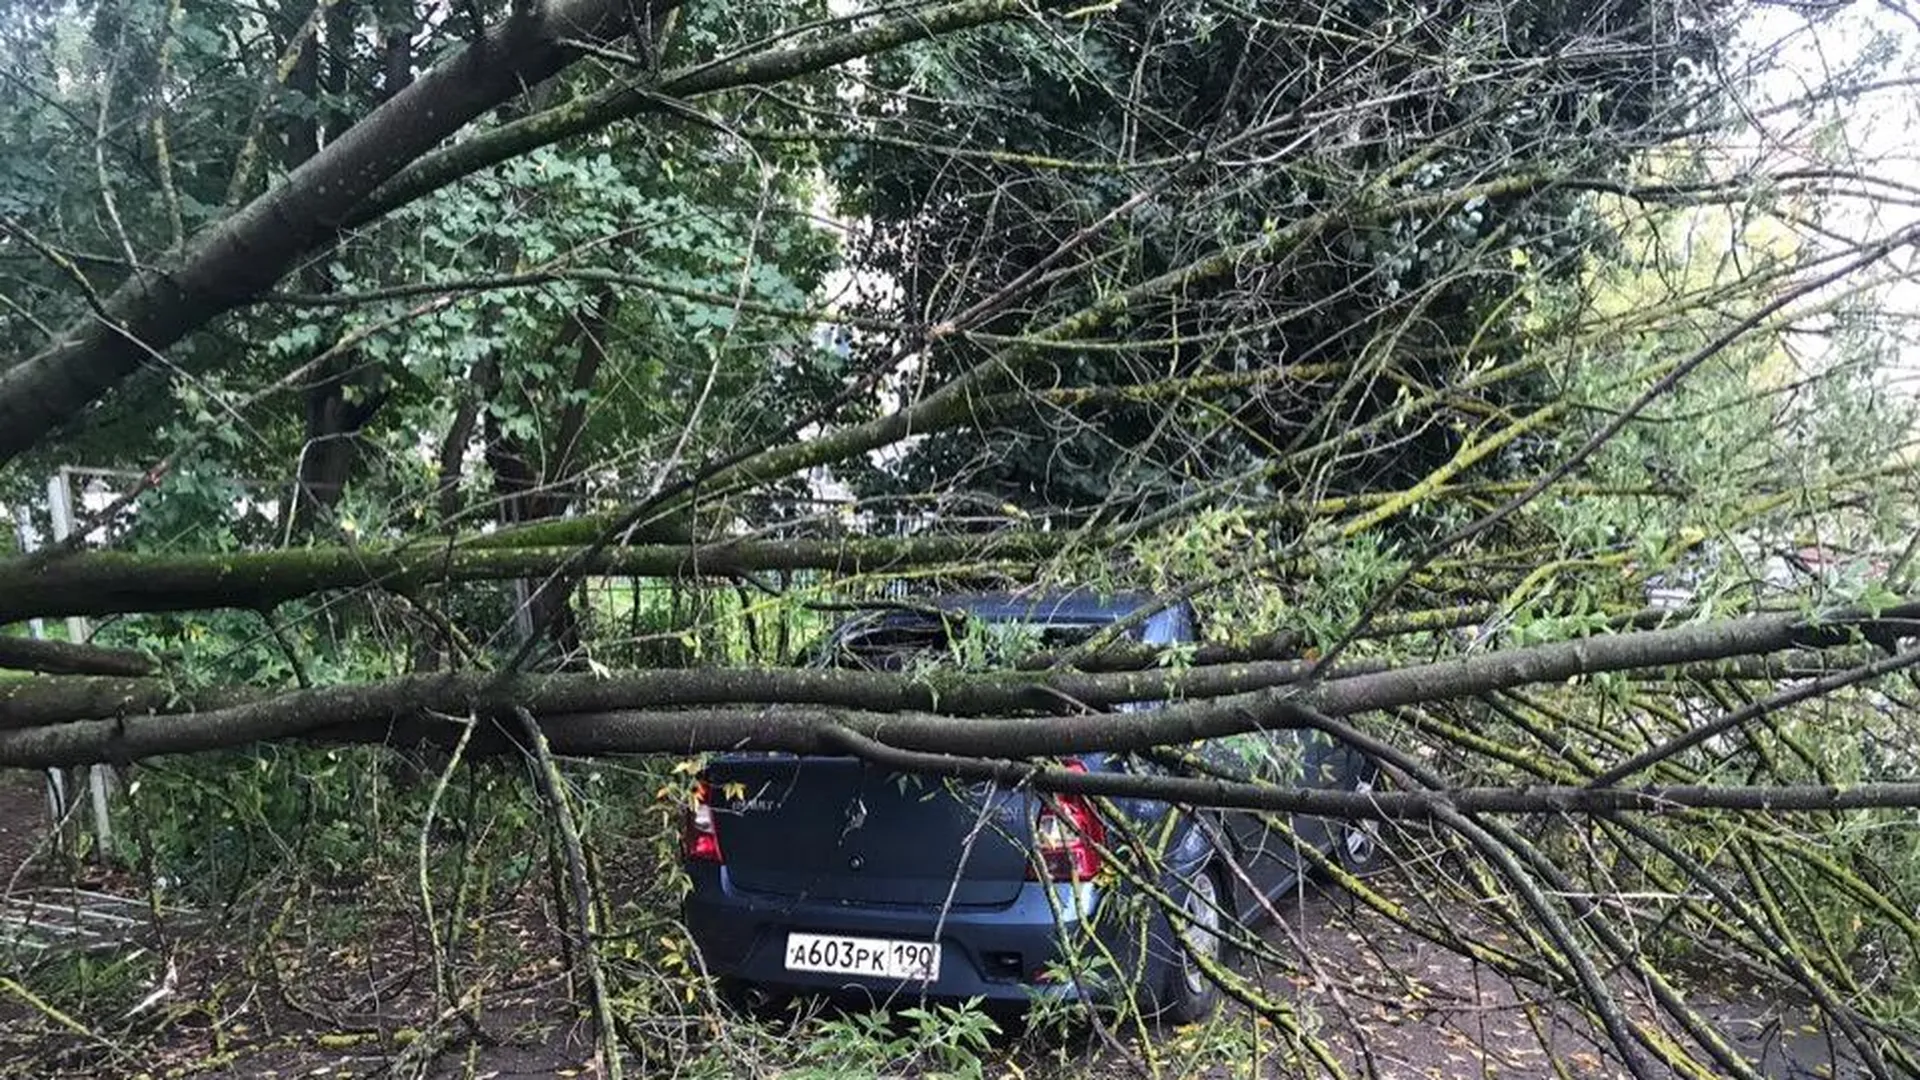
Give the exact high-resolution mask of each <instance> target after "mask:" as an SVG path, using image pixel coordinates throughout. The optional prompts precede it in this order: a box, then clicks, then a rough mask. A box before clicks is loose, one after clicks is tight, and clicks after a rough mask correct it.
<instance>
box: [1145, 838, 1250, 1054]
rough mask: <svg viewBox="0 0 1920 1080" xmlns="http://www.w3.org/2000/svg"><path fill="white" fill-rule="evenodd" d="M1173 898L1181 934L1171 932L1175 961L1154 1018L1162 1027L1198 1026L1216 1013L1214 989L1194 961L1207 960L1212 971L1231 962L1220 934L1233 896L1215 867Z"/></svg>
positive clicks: (1216, 988) (1202, 872)
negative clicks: (1179, 914) (1179, 911)
mask: <svg viewBox="0 0 1920 1080" xmlns="http://www.w3.org/2000/svg"><path fill="white" fill-rule="evenodd" d="M1179 897H1180V905H1181V907H1182V909H1183V911H1184V914H1185V916H1186V917H1185V918H1184V919H1182V920H1181V921H1182V922H1184V923H1185V924H1186V929H1185V930H1184V931H1182V930H1180V929H1176V930H1175V932H1174V933H1175V936H1174V943H1175V944H1174V950H1175V955H1174V957H1173V961H1172V962H1171V963H1169V964H1168V965H1167V974H1166V985H1165V986H1164V987H1163V988H1162V990H1161V992H1160V1011H1159V1016H1158V1019H1159V1020H1160V1021H1161V1022H1162V1023H1166V1024H1174V1025H1178V1024H1193V1023H1198V1022H1200V1021H1202V1020H1206V1019H1208V1018H1209V1017H1211V1016H1212V1015H1213V1014H1214V1013H1215V1012H1217V1011H1218V1010H1219V1008H1220V998H1221V993H1220V987H1219V986H1218V985H1216V984H1215V983H1214V981H1213V977H1212V976H1210V975H1208V974H1207V973H1206V970H1205V967H1204V966H1203V965H1202V963H1201V962H1200V961H1198V960H1196V959H1195V955H1196V953H1198V954H1199V955H1201V956H1205V957H1208V958H1210V960H1211V964H1212V966H1214V967H1216V968H1218V967H1225V966H1227V965H1228V964H1230V963H1231V962H1232V949H1233V946H1232V943H1231V942H1229V941H1228V940H1227V936H1226V934H1225V933H1224V932H1223V929H1224V927H1223V924H1224V923H1225V922H1226V921H1227V918H1228V916H1227V912H1229V911H1231V910H1232V907H1233V902H1232V897H1233V893H1232V891H1231V887H1230V886H1229V885H1228V883H1227V881H1226V876H1225V875H1224V874H1222V873H1221V872H1220V868H1219V866H1218V865H1217V864H1210V865H1208V866H1207V867H1205V868H1204V869H1202V870H1200V871H1199V872H1197V873H1196V874H1194V876H1193V879H1192V881H1190V882H1189V883H1188V884H1187V886H1186V887H1185V888H1184V889H1183V890H1182V891H1181V892H1180V893H1179ZM1170 921H1171V920H1170Z"/></svg>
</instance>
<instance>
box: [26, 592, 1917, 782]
mask: <svg viewBox="0 0 1920 1080" xmlns="http://www.w3.org/2000/svg"><path fill="white" fill-rule="evenodd" d="M1916 613H1920V605H1908V606H1904V607H1900V608H1894V609H1887V610H1883V611H1881V612H1878V613H1868V612H1865V611H1857V610H1854V611H1840V612H1833V613H1829V614H1828V615H1827V616H1826V617H1825V618H1824V619H1823V620H1822V621H1821V622H1819V623H1818V624H1817V625H1816V624H1809V623H1808V622H1807V621H1806V620H1804V619H1802V618H1800V617H1798V616H1793V615H1770V616H1754V617H1751V618H1745V619H1737V620H1730V621H1727V622H1722V623H1717V624H1706V625H1692V626H1685V627H1680V628H1676V629H1669V630H1650V631H1642V632H1638V633H1628V634H1614V635H1606V636H1600V637H1594V638H1586V639H1581V640H1577V641H1567V642H1554V643H1550V644H1544V645H1536V646H1529V647H1526V648H1518V649H1511V650H1507V651H1504V652H1498V653H1490V654H1481V655H1476V656H1469V657H1465V658H1462V659H1458V660H1450V661H1445V662H1442V663H1435V664H1422V665H1415V666H1410V667H1403V668H1397V669H1392V670H1387V671H1379V672H1372V673H1366V674H1356V675H1352V676H1349V677H1346V678H1335V679H1331V680H1328V681H1326V682H1323V683H1320V684H1317V685H1311V684H1279V685H1272V686H1269V687H1267V688H1265V689H1255V690H1250V691H1247V692H1242V693H1226V694H1224V696H1221V697H1217V698H1213V699H1209V700H1193V701H1180V702H1175V703H1173V704H1168V705H1163V706H1161V707H1159V708H1156V709H1148V710H1141V711H1135V712H1084V713H1080V714H1078V715H1049V716H1033V717H1020V718H988V717H986V716H970V715H965V714H964V713H963V712H962V711H961V710H962V709H967V710H973V711H976V712H978V713H992V712H1000V713H1004V712H1009V711H1015V710H1021V709H1033V708H1048V707H1051V708H1056V709H1057V708H1060V707H1062V703H1063V701H1064V703H1065V704H1066V706H1067V707H1072V708H1081V707H1082V701H1079V700H1074V698H1075V697H1076V696H1079V697H1083V698H1084V699H1085V700H1090V701H1102V702H1114V701H1119V700H1126V699H1127V698H1129V697H1131V696H1133V695H1138V696H1139V697H1140V698H1145V697H1148V696H1157V695H1161V694H1165V693H1167V692H1168V691H1167V688H1168V687H1169V686H1172V687H1173V689H1174V690H1175V692H1179V691H1180V689H1181V683H1180V680H1181V679H1182V678H1196V676H1195V675H1194V673H1193V672H1189V673H1186V675H1184V676H1175V675H1172V674H1167V675H1162V674H1160V673H1145V674H1143V673H1134V672H1122V673H1117V674H1105V675H1081V674H1074V673H1067V674H1064V675H1058V676H1053V675H1049V676H1046V677H1044V678H1039V679H1035V678H1033V677H1032V676H985V677H973V678H970V679H969V678H964V677H961V678H956V679H955V680H954V681H952V682H948V683H944V684H935V683H932V682H929V681H925V680H921V679H917V678H914V677H909V676H898V675H884V674H879V673H872V672H844V671H759V672H755V671H713V672H700V671H693V672H642V673H634V674H630V675H626V676H622V677H619V678H614V679H596V678H590V677H567V676H549V677H545V678H542V679H528V678H521V679H515V680H508V681H502V680H499V679H498V678H497V677H496V678H494V679H493V680H491V681H488V682H476V681H475V679H474V678H473V677H470V676H458V675H451V676H434V677H413V678H408V679H401V680H394V681H390V682H387V683H379V684H371V685H368V686H360V687H333V688H326V689H318V690H311V691H302V692H298V693H294V694H288V695H285V696H282V697H277V698H272V699H269V700H266V701H260V702H255V703H250V704H243V705H237V706H234V707H232V708H228V709H215V710H212V711H208V712H201V713H193V714H186V715H164V716H127V717H124V718H120V719H114V720H86V721H78V722H74V723H65V724H57V725H51V726H43V727H35V728H30V729H25V730H15V731H5V732H0V766H7V765H34V766H38V765H57V764H80V763H85V762H93V761H126V760H132V759H135V758H141V757H147V756H151V755H155V754H169V753H187V752H192V751H197V750H208V749H214V748H218V747H228V746H240V745H245V744H248V743H252V742H257V741H261V740H271V739H283V738H297V737H304V736H311V735H315V734H318V733H322V732H325V731H327V730H328V729H340V728H343V727H359V728H361V729H363V730H362V731H361V732H359V734H360V735H361V736H364V735H365V733H366V732H365V730H364V729H366V728H368V727H369V726H371V727H372V728H373V729H374V730H376V731H383V730H385V729H386V728H387V727H390V726H392V725H396V724H409V723H412V722H413V721H414V719H415V718H416V717H417V716H418V715H419V714H420V712H421V710H422V709H430V710H433V711H437V712H442V713H452V714H466V713H475V714H478V715H482V716H487V717H493V718H498V717H500V716H502V715H503V714H505V713H506V712H507V711H509V710H511V709H513V708H515V707H526V708H528V709H530V710H532V711H534V712H536V713H539V714H541V715H542V719H543V721H544V723H545V724H546V728H547V730H548V732H549V734H550V735H551V737H552V738H553V739H554V742H555V745H556V746H559V747H564V748H565V749H566V750H567V751H568V752H570V753H690V752H696V751H702V750H729V749H739V750H773V751H787V752H792V753H801V754H809V753H811V754H817V753H824V752H831V751H832V750H833V749H834V746H835V744H834V743H832V742H831V739H832V737H833V736H832V735H831V734H830V733H831V732H835V731H840V730H848V731H853V732H855V733H856V734H859V735H863V736H866V737H868V738H872V739H876V740H879V741H883V742H885V743H888V744H890V745H893V746H896V747H899V748H901V749H907V750H918V751H925V752H930V753H942V754H955V755H961V756H975V757H977V756H982V755H987V754H992V755H996V756H1007V757H1030V756H1046V755H1059V754H1070V753H1077V752H1085V751H1089V750H1113V751H1122V750H1144V749H1148V748H1151V747H1155V746H1166V745H1173V744H1181V743H1188V742H1193V741H1196V740H1201V739H1210V738H1218V737H1222V736H1229V735H1237V734H1242V733H1245V732H1251V731H1263V730H1276V729H1285V728H1317V727H1321V726H1324V725H1325V723H1326V722H1327V718H1329V717H1335V718H1337V717H1343V716H1352V715H1355V714H1358V713H1365V712H1375V711H1379V710H1383V709H1391V708H1395V707H1398V706H1403V705H1411V704H1417V703H1422V702H1432V701H1442V700H1448V699H1454V698H1465V697H1471V696H1474V695H1477V694H1485V693H1490V692H1493V691H1496V690H1504V689H1511V688H1514V687H1519V686H1526V685H1530V684H1535V683H1555V682H1564V681H1566V680H1568V679H1573V678H1577V677H1580V676H1583V675H1592V674H1599V673H1603V672H1609V671H1628V670H1634V669H1639V668H1650V667H1662V666H1673V665H1679V664H1687V663H1696V662H1701V661H1711V660H1723V659H1729V658H1732V657H1736V656H1747V655H1755V654H1762V653H1769V652H1778V651H1782V650H1786V649H1790V648H1795V647H1801V646H1805V645H1807V644H1809V643H1823V644H1829V645H1837V644H1844V643H1845V642H1846V641H1847V640H1848V639H1849V637H1850V636H1852V635H1853V634H1854V633H1855V632H1856V630H1857V628H1858V627H1860V626H1863V625H1866V624H1868V623H1870V621H1871V620H1872V619H1873V618H1875V617H1879V616H1885V617H1888V618H1909V617H1912V615H1914V614H1916ZM1243 669H1253V670H1258V671H1260V672H1261V674H1264V675H1265V676H1266V677H1272V676H1273V674H1274V673H1275V672H1277V671H1279V670H1281V669H1286V670H1289V671H1291V670H1294V669H1293V667H1292V665H1287V664H1275V665H1271V668H1270V669H1262V668H1260V666H1258V665H1244V666H1238V667H1237V666H1234V665H1228V666H1225V667H1223V668H1218V669H1202V670H1203V671H1204V672H1205V674H1204V675H1202V676H1197V677H1198V678H1206V679H1217V680H1223V681H1227V682H1229V683H1230V681H1231V680H1232V679H1233V678H1235V673H1236V671H1239V670H1243ZM1245 677H1246V678H1249V679H1252V678H1257V677H1260V676H1259V675H1248V676H1245ZM1217 685H1218V684H1216V686H1217ZM1221 689H1223V690H1224V689H1225V688H1224V687H1221ZM1069 690H1072V691H1075V692H1076V693H1075V694H1074V695H1069V694H1068V693H1066V691H1069ZM776 703H778V704H776ZM742 705H746V706H754V707H746V708H741V707H738V706H742ZM681 706H688V707H687V708H678V707H681ZM691 706H709V707H706V708H694V707H691ZM728 706H733V707H728ZM676 709H677V711H676ZM935 709H938V710H940V711H939V712H938V713H935V712H933V711H932V710H935ZM886 710H892V711H886ZM5 715H6V714H5V713H0V726H4V718H5ZM375 737H379V736H378V735H377V734H376V735H375Z"/></svg>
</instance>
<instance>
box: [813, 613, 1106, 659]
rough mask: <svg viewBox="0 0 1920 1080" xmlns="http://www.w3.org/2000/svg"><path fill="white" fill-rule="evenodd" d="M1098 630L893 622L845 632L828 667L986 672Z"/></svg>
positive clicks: (963, 621) (991, 622) (1088, 626)
mask: <svg viewBox="0 0 1920 1080" xmlns="http://www.w3.org/2000/svg"><path fill="white" fill-rule="evenodd" d="M1099 631H1100V624H1098V623H1029V622H1018V621H1014V620H1004V619H969V618H965V617H955V618H951V619H946V620H942V619H938V618H933V617H928V618H926V619H924V620H921V619H913V620H899V619H891V620H887V621H883V622H879V623H877V624H874V625H868V626H858V627H852V628H849V629H847V630H844V631H842V632H841V634H840V635H839V637H838V639H837V640H836V641H835V642H834V646H833V648H832V651H831V655H830V656H829V658H828V662H829V663H830V664H831V665H832V666H834V667H841V668H856V669H863V670H867V671H905V670H908V669H910V668H913V667H916V666H921V665H933V664H938V665H941V666H957V667H962V668H966V669H970V670H973V669H978V670H987V669H992V668H1001V667H1009V666H1012V665H1013V664H1014V663H1015V662H1016V661H1018V660H1019V659H1020V658H1022V657H1024V656H1029V655H1031V654H1033V653H1036V652H1050V651H1053V650H1056V649H1067V648H1072V647H1073V646H1075V645H1079V644H1081V643H1083V642H1085V641H1087V640H1088V639H1089V638H1091V637H1093V635H1094V634H1096V633H1098V632H1099Z"/></svg>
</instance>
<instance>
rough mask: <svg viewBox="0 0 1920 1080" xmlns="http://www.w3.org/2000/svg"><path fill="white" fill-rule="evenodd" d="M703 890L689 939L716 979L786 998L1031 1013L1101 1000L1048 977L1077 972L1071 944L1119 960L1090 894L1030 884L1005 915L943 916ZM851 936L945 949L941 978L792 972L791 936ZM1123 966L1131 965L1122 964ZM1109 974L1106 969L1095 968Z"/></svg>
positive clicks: (698, 891) (715, 876)
mask: <svg viewBox="0 0 1920 1080" xmlns="http://www.w3.org/2000/svg"><path fill="white" fill-rule="evenodd" d="M689 873H690V874H691V875H692V876H693V879H694V883H693V884H694V887H693V891H692V894H691V895H690V896H689V897H688V898H687V901H686V921H687V929H688V931H689V932H690V933H691V934H692V935H693V940H694V943H695V944H696V945H698V946H699V948H700V952H701V958H702V960H703V961H704V962H705V963H706V965H707V970H708V972H709V973H711V974H714V975H720V976H725V977H728V978H733V979H737V980H740V981H742V982H746V983H751V984H754V985H757V986H764V987H770V988H777V989H782V990H798V991H809V992H819V993H828V994H836V995H844V996H851V997H865V998H870V999H871V1000H873V1001H875V1002H876V1003H878V1002H884V1001H888V1000H916V999H919V998H921V997H929V998H941V999H965V998H983V999H985V1000H987V1001H991V1002H996V1003H1002V1004H1024V1003H1028V1002H1031V1001H1034V1000H1036V999H1039V998H1062V997H1064V998H1074V997H1081V996H1086V997H1091V998H1098V997H1099V996H1100V994H1099V985H1098V984H1099V982H1100V981H1101V980H1099V979H1097V978H1095V977H1093V976H1090V975H1088V976H1084V977H1082V978H1080V979H1077V980H1065V981H1062V980H1054V979H1051V978H1048V976H1047V975H1046V974H1043V973H1045V972H1048V971H1049V969H1057V968H1064V967H1066V966H1067V954H1068V952H1069V950H1068V949H1066V948H1063V945H1062V943H1063V942H1068V941H1084V942H1087V943H1088V944H1089V945H1090V946H1092V947H1091V948H1089V949H1086V950H1082V955H1095V956H1097V955H1101V954H1102V953H1107V954H1109V955H1110V954H1111V952H1112V950H1111V948H1110V947H1109V945H1108V944H1107V943H1106V942H1104V941H1101V940H1100V939H1099V938H1098V937H1097V936H1094V935H1091V934H1089V930H1090V929H1091V927H1093V926H1095V925H1097V921H1095V920H1094V916H1095V915H1096V913H1097V912H1098V910H1099V906H1100V903H1101V901H1102V900H1103V899H1104V897H1103V895H1102V891H1101V890H1100V889H1099V888H1097V887H1095V886H1093V885H1088V884H1082V885H1042V884H1040V883H1038V882H1029V883H1027V884H1026V885H1024V886H1022V887H1021V889H1020V892H1019V895H1018V896H1017V897H1016V898H1015V899H1014V900H1013V901H1012V902H1011V903H1008V904H1005V905H1000V906H995V907H956V908H951V909H949V910H948V911H947V912H946V913H945V915H944V917H942V914H941V912H940V911H938V910H937V909H934V908H929V907H921V906H909V905H886V904H859V903H852V902H846V901H838V900H808V899H802V898H796V897H790V896H778V895H772V894H766V893H754V892H748V891H746V890H742V889H738V888H735V887H734V885H733V883H732V881H731V879H730V877H729V875H728V873H727V870H726V868H725V867H724V866H713V865H708V864H701V865H696V866H693V867H690V868H689ZM795 931H798V932H802V933H816V934H845V935H849V936H853V937H866V938H889V939H896V940H903V941H938V942H939V943H940V946H941V962H940V976H939V978H938V979H937V980H934V981H933V982H931V983H922V982H902V981H899V980H882V979H873V978H863V977H860V976H853V975H838V974H829V973H823V972H810V971H789V970H787V966H786V943H787V935H788V934H789V933H791V932H795ZM1111 959H1112V961H1113V962H1114V963H1116V964H1122V965H1124V964H1125V963H1126V961H1125V960H1124V959H1123V958H1121V957H1118V956H1112V957H1111ZM1095 966H1102V965H1095Z"/></svg>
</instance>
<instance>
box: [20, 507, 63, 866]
mask: <svg viewBox="0 0 1920 1080" xmlns="http://www.w3.org/2000/svg"><path fill="white" fill-rule="evenodd" d="M13 524H14V539H15V540H16V541H17V542H18V543H19V544H20V550H21V551H23V552H25V553H27V554H29V555H31V554H32V553H34V552H35V551H38V550H40V531H39V530H38V529H35V528H34V527H33V510H32V508H30V507H28V506H27V505H26V504H25V503H22V504H20V505H18V506H15V507H14V508H13ZM27 636H28V637H30V638H32V639H33V640H35V641H43V640H45V639H46V636H47V621H46V620H45V619H28V620H27ZM47 814H48V816H50V817H52V818H53V825H54V828H56V829H59V830H60V833H59V835H60V838H61V845H62V847H63V849H64V847H65V843H66V830H65V829H64V828H63V827H62V826H64V825H65V823H66V820H67V774H66V773H64V772H62V771H60V770H59V769H48V770H47Z"/></svg>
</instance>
